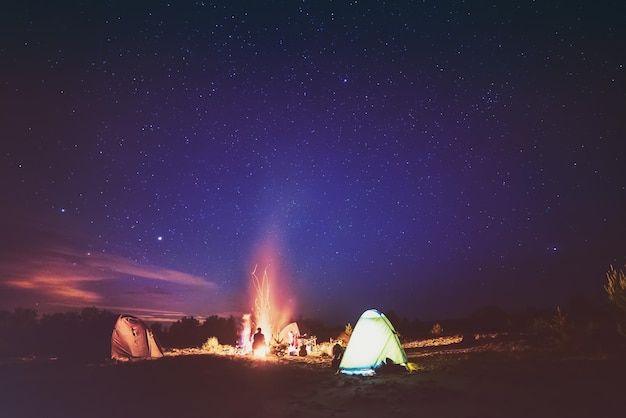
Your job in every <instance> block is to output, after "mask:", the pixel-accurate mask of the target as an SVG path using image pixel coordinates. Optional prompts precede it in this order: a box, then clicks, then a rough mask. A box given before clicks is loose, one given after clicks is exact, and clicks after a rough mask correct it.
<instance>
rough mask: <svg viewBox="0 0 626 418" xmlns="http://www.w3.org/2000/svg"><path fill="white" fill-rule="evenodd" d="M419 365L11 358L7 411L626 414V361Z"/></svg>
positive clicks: (491, 354) (537, 357)
mask: <svg viewBox="0 0 626 418" xmlns="http://www.w3.org/2000/svg"><path fill="white" fill-rule="evenodd" d="M407 353H408V355H409V358H410V361H412V362H414V363H416V364H417V365H418V371H416V372H414V373H410V374H409V373H406V374H404V373H401V374H382V373H381V374H378V375H376V376H373V377H356V376H344V375H337V374H335V373H334V372H333V371H332V370H331V369H330V360H329V359H328V358H326V357H314V356H310V357H309V358H304V359H303V358H298V357H294V358H282V359H279V360H268V361H253V360H250V359H244V358H242V357H233V356H223V355H210V354H184V355H168V356H166V357H165V358H162V359H159V360H153V361H143V362H135V363H123V364H106V363H102V364H89V365H87V364H72V363H67V362H62V361H59V360H57V361H51V360H47V361H39V360H37V361H12V362H4V363H2V364H0V408H1V409H0V416H2V417H7V418H14V417H15V418H20V417H46V418H53V417H59V418H61V417H63V418H70V417H81V418H83V417H92V418H96V417H107V418H111V417H115V418H124V417H147V418H149V417H176V418H182V417H292V418H295V417H370V416H371V417H374V416H378V417H394V418H395V417H413V416H420V417H457V418H463V417H465V418H469V417H476V418H478V417H480V418H486V417H602V416H615V415H616V414H617V416H621V415H622V414H623V412H624V400H623V399H624V390H625V389H626V360H624V359H620V360H618V359H619V357H606V356H604V357H600V356H596V357H595V358H594V357H589V356H578V357H573V356H572V357H566V356H556V355H551V354H533V353H516V352H506V351H489V350H466V349H451V348H450V347H446V348H445V349H444V348H436V347H430V348H413V349H407Z"/></svg>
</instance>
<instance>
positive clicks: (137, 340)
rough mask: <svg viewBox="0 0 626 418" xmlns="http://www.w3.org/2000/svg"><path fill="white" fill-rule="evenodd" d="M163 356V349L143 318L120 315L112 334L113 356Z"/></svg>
mask: <svg viewBox="0 0 626 418" xmlns="http://www.w3.org/2000/svg"><path fill="white" fill-rule="evenodd" d="M159 357H163V349H162V348H161V345H160V344H159V342H158V341H157V339H156V338H155V336H154V334H152V331H151V330H150V327H149V326H148V325H147V324H146V323H145V322H143V321H142V320H141V319H139V318H137V317H134V316H132V315H120V316H119V318H118V319H117V322H116V323H115V327H114V328H113V334H112V335H111V358H112V359H114V360H138V359H148V358H159Z"/></svg>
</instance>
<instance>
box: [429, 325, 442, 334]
mask: <svg viewBox="0 0 626 418" xmlns="http://www.w3.org/2000/svg"><path fill="white" fill-rule="evenodd" d="M430 335H432V336H433V337H441V336H442V335H443V327H442V326H441V324H440V323H439V322H437V323H435V324H434V325H433V327H432V328H431V329H430Z"/></svg>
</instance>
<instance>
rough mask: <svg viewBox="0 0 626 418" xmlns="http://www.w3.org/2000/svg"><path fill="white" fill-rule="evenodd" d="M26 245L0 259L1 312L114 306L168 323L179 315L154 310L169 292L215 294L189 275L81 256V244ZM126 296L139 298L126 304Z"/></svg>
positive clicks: (47, 242) (203, 281) (113, 257)
mask: <svg viewBox="0 0 626 418" xmlns="http://www.w3.org/2000/svg"><path fill="white" fill-rule="evenodd" d="M48 238H50V237H48ZM28 241H29V242H27V243H25V242H24V240H22V241H21V242H20V241H16V242H15V243H14V245H13V246H12V247H7V248H4V249H3V251H2V254H1V255H0V263H1V264H2V270H1V272H0V288H4V289H5V290H6V291H3V292H0V309H5V308H6V307H18V306H20V307H21V306H23V305H24V304H27V305H36V306H37V307H38V308H40V309H42V310H43V311H46V310H50V311H54V310H58V309H59V308H61V307H70V308H79V307H86V306H95V307H99V308H107V307H110V306H115V307H116V308H119V309H120V310H126V311H135V312H145V313H153V314H154V316H155V317H158V318H159V319H161V320H162V319H163V318H168V319H169V320H171V319H172V318H173V317H174V315H179V316H178V317H180V316H184V314H183V313H182V311H180V310H175V311H171V312H170V311H163V310H162V309H158V308H154V305H157V306H158V305H159V304H160V303H162V302H163V298H172V297H174V296H172V294H173V293H174V292H175V294H176V295H175V297H181V295H189V294H193V295H194V296H195V297H197V294H198V293H200V294H202V293H206V294H207V295H208V294H210V293H214V292H215V291H216V290H217V289H218V286H217V284H215V283H214V282H212V281H208V280H206V279H203V278H201V277H198V276H195V275H193V274H188V273H184V272H181V271H176V270H172V269H168V268H162V267H159V266H154V265H142V264H140V263H139V262H137V261H134V260H131V259H128V258H125V257H123V256H119V255H112V254H107V253H96V252H85V251H81V250H79V249H78V248H79V247H80V245H76V244H69V243H67V242H63V240H55V239H45V240H40V239H35V240H32V241H31V240H28ZM129 283H130V286H129ZM122 284H123V286H122ZM122 289H123V290H122ZM129 294H141V295H142V297H141V298H135V299H134V303H132V304H128V303H126V302H128V300H129ZM29 301H34V302H29ZM16 303H19V304H20V305H15V304H16ZM124 305H127V306H124ZM138 305H140V306H138ZM161 306H162V305H161Z"/></svg>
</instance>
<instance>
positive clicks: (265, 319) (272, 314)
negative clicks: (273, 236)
mask: <svg viewBox="0 0 626 418" xmlns="http://www.w3.org/2000/svg"><path fill="white" fill-rule="evenodd" d="M273 249H274V248H273V246H267V247H265V248H264V251H263V254H261V257H260V258H261V259H264V260H268V261H270V260H272V259H273V257H272V256H271V255H272V254H275V253H276V251H272V250H273ZM270 266H271V267H272V268H271V269H270ZM270 273H271V274H270ZM278 276H279V275H278V269H277V268H276V263H272V264H271V265H270V264H269V263H268V264H267V265H266V266H265V268H264V269H263V271H262V274H261V269H260V267H259V265H258V264H257V265H255V266H254V269H253V271H252V273H251V283H250V297H251V301H252V302H253V303H252V313H246V314H245V315H243V317H242V319H241V327H240V341H239V343H240V347H241V349H242V351H243V354H252V355H253V357H254V358H263V357H265V356H266V355H267V354H268V353H269V351H270V345H271V344H272V343H273V342H274V341H275V340H277V339H278V336H279V333H280V330H281V329H282V328H281V327H283V326H285V325H287V323H288V320H289V317H290V316H291V313H292V304H293V299H292V298H291V297H290V296H289V290H288V286H286V284H285V283H283V282H281V281H279V280H278V279H279V277H278ZM275 289H279V290H280V291H279V292H274V290H275ZM257 328H261V330H262V331H261V332H262V333H263V335H264V337H265V346H264V347H263V349H261V350H254V351H255V352H253V349H252V340H253V334H254V332H255V330H256V329H257Z"/></svg>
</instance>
